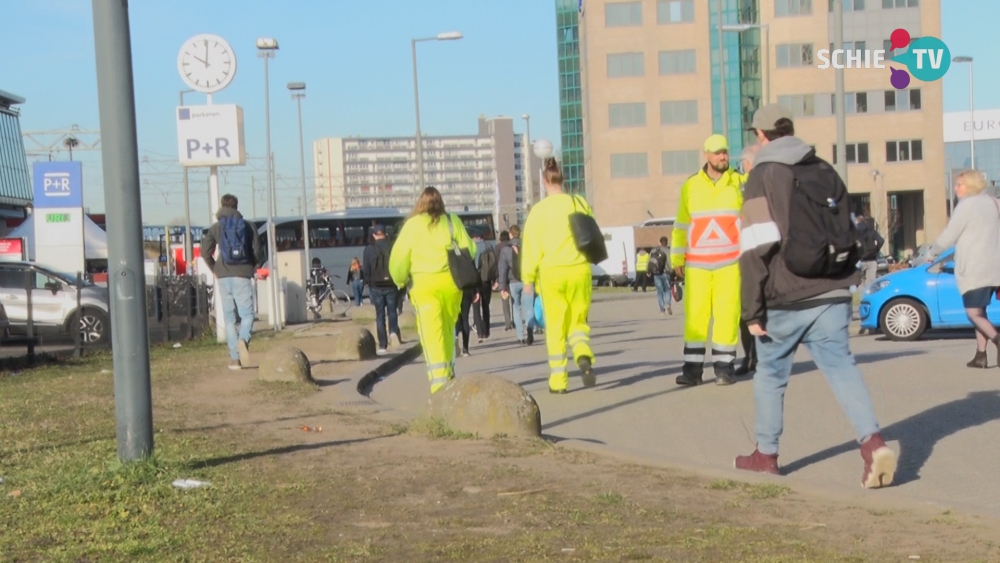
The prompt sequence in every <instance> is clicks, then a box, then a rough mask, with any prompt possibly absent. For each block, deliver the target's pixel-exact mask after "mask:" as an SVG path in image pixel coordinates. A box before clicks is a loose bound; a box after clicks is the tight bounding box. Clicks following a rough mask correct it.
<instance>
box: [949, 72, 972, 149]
mask: <svg viewBox="0 0 1000 563" xmlns="http://www.w3.org/2000/svg"><path fill="white" fill-rule="evenodd" d="M951 62H953V63H969V119H970V120H971V121H972V131H970V134H971V136H970V137H969V168H972V169H975V168H976V98H975V96H974V92H973V85H974V83H973V81H972V57H954V58H953V59H951Z"/></svg>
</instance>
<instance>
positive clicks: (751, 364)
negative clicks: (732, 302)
mask: <svg viewBox="0 0 1000 563" xmlns="http://www.w3.org/2000/svg"><path fill="white" fill-rule="evenodd" d="M758 152H760V143H754V144H752V145H750V146H748V147H746V148H745V149H743V154H742V155H741V157H740V167H741V168H742V169H743V174H741V175H740V191H742V192H743V197H744V199H745V198H746V189H745V188H746V182H747V179H748V178H749V177H750V170H752V169H753V161H754V158H755V157H756V156H757V153H758ZM740 344H742V346H743V361H742V362H741V363H740V367H738V368H736V375H737V377H742V376H744V375H750V374H751V373H753V372H755V371H757V339H756V338H755V337H754V335H752V334H750V329H749V327H747V323H746V322H745V321H744V320H743V319H740Z"/></svg>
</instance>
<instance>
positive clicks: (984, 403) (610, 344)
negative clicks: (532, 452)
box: [371, 292, 1000, 517]
mask: <svg viewBox="0 0 1000 563" xmlns="http://www.w3.org/2000/svg"><path fill="white" fill-rule="evenodd" d="M495 309H496V311H497V314H494V316H493V319H494V328H493V338H492V339H491V340H489V341H488V342H486V343H483V344H479V345H476V344H475V343H473V345H472V347H471V352H472V357H471V358H460V359H459V361H458V363H457V367H456V371H457V372H458V376H459V377H461V376H462V375H463V374H472V373H488V374H495V375H499V376H502V377H506V378H508V379H510V380H512V381H515V382H517V383H519V384H521V385H522V386H524V387H525V388H526V389H527V390H528V391H529V392H530V393H531V394H532V395H533V396H534V397H535V400H536V401H537V402H538V404H539V407H540V408H541V412H542V424H543V432H544V433H545V434H546V435H549V436H551V437H554V438H558V439H565V440H578V441H583V442H585V443H590V444H600V445H601V446H602V447H606V448H609V449H611V450H614V451H617V452H621V453H626V454H629V455H631V456H637V457H639V458H641V459H646V460H650V461H655V462H666V463H672V464H680V465H683V466H687V467H690V468H693V469H695V470H697V469H699V468H704V469H707V470H710V471H713V472H717V471H731V473H732V477H734V478H739V477H740V476H745V475H746V474H745V473H743V472H739V471H736V470H735V469H731V468H732V467H733V458H734V457H735V456H736V455H737V454H745V453H749V452H750V451H752V450H753V448H754V443H755V439H754V435H753V423H754V404H753V384H752V382H751V381H750V380H745V381H741V382H740V383H738V384H737V385H734V386H731V387H717V386H715V385H714V384H711V382H710V384H708V385H702V386H700V387H697V388H681V387H678V386H676V385H675V384H674V377H675V376H676V375H678V374H679V373H680V368H681V348H682V340H683V316H682V315H681V314H679V311H680V309H682V307H680V306H675V313H678V314H675V315H674V316H673V317H666V318H663V317H660V315H659V311H658V309H657V306H656V297H655V293H652V292H651V293H649V294H639V295H634V294H626V295H613V296H610V295H597V296H595V303H594V305H593V308H592V310H591V315H590V319H591V323H592V324H591V327H592V345H593V347H594V350H595V353H596V355H597V374H598V385H597V387H595V388H593V389H582V388H581V383H580V378H579V377H578V374H574V377H572V378H571V380H570V390H571V392H570V393H569V394H567V395H550V394H549V393H548V391H547V380H548V368H547V365H546V352H545V346H544V341H539V342H536V343H535V345H534V346H532V347H524V346H521V345H519V344H517V342H516V340H515V337H514V336H513V334H514V333H512V332H508V333H505V332H503V329H502V319H503V316H502V315H501V314H499V303H497V307H495ZM497 327H499V328H497ZM856 328H857V327H856V325H855V328H854V333H855V334H856V332H857V330H856ZM974 347H975V345H974V343H973V340H972V339H971V333H959V334H954V333H952V334H943V335H940V334H938V335H935V334H931V335H929V336H928V337H925V339H924V340H921V341H919V342H913V343H898V342H890V341H888V340H885V339H884V338H883V337H881V336H877V337H873V336H864V337H857V336H855V337H854V338H853V339H852V351H853V352H854V354H855V356H856V359H857V362H858V364H859V365H860V367H861V370H862V372H863V373H864V374H865V378H866V380H867V381H868V385H869V387H870V389H871V393H872V399H873V401H874V403H875V408H876V415H877V416H878V418H879V421H880V423H881V425H882V428H883V436H884V437H885V439H886V441H887V442H889V445H890V447H892V448H893V449H895V450H896V451H897V452H900V454H901V455H900V469H899V472H898V473H897V476H896V483H897V486H894V487H891V488H889V489H886V490H881V491H865V490H864V489H862V488H861V486H860V480H861V473H862V468H863V465H862V461H861V456H860V454H859V452H858V448H857V445H856V443H855V441H854V436H853V431H852V430H851V427H850V425H849V423H848V422H847V420H846V418H845V416H844V415H843V413H842V412H841V410H840V408H839V405H838V404H837V403H836V401H835V400H834V398H833V395H832V393H831V392H830V390H829V387H828V386H827V384H826V382H825V381H824V378H823V376H822V373H821V372H819V371H818V370H816V368H815V366H814V365H813V363H812V360H811V358H810V357H809V355H808V352H806V351H805V350H800V351H799V353H798V355H797V356H796V364H795V370H794V374H795V376H794V377H793V378H792V380H791V382H790V383H789V388H788V394H787V395H786V402H785V432H784V436H783V438H782V442H781V453H780V458H779V462H780V464H781V465H782V467H783V473H784V475H785V477H784V478H783V479H784V480H785V481H786V482H787V484H789V485H793V486H794V485H795V484H802V485H806V486H808V487H810V488H819V489H822V490H827V491H830V492H832V493H833V494H837V495H841V494H844V495H857V496H859V497H861V496H864V497H870V496H872V495H885V497H887V498H891V499H896V500H909V501H918V502H927V503H934V504H938V505H941V506H944V507H949V508H956V509H960V510H964V511H967V512H973V513H979V514H985V515H990V516H994V517H998V516H1000V487H998V486H997V484H996V480H995V478H994V476H995V475H996V474H997V472H998V469H997V467H998V466H1000V440H997V439H996V437H997V436H998V435H1000V369H997V368H996V367H993V368H991V369H988V370H971V369H968V368H966V367H965V362H966V361H968V360H969V358H970V357H971V356H972V354H973V352H974ZM994 355H995V352H994V351H992V350H991V352H990V361H991V365H995V360H994ZM420 362H422V360H418V362H415V363H411V364H409V365H407V366H405V367H404V368H402V369H401V370H399V371H398V372H396V373H395V374H393V375H391V376H389V377H388V378H386V379H385V380H383V381H381V382H379V383H378V384H376V385H375V387H374V390H373V392H372V395H371V397H372V398H373V399H374V400H376V401H377V402H379V403H380V404H382V405H384V406H388V407H391V408H394V409H399V410H402V411H407V412H411V413H414V414H418V413H421V414H422V413H423V412H424V408H425V405H426V400H427V397H428V396H429V388H428V383H427V379H426V375H425V372H424V367H423V365H422V363H420ZM705 375H706V379H710V378H711V377H713V376H712V371H711V367H710V366H708V367H707V369H706V374H705Z"/></svg>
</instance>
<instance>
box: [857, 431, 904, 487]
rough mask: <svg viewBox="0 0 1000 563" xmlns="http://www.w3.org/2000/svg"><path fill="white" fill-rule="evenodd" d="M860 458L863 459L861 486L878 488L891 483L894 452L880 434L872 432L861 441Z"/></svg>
mask: <svg viewBox="0 0 1000 563" xmlns="http://www.w3.org/2000/svg"><path fill="white" fill-rule="evenodd" d="M861 458H862V459H863V460H865V473H864V475H862V476H861V486H862V487H864V488H866V489H878V488H881V487H888V486H889V485H891V484H892V478H893V477H894V476H895V473H896V452H894V451H892V450H891V449H889V446H887V445H885V441H884V440H882V435H881V434H878V433H876V434H872V435H871V436H869V437H868V439H867V440H865V441H864V442H862V443H861Z"/></svg>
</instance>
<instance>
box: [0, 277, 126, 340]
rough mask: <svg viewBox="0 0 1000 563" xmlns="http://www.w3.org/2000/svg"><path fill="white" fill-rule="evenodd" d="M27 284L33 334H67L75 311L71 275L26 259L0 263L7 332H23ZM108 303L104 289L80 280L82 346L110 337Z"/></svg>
mask: <svg viewBox="0 0 1000 563" xmlns="http://www.w3.org/2000/svg"><path fill="white" fill-rule="evenodd" d="M29 284H30V286H31V287H32V291H31V305H32V317H33V324H34V330H35V334H67V335H71V334H72V332H71V330H72V327H73V326H72V325H73V321H74V319H75V314H76V311H77V295H76V292H77V290H76V279H75V276H74V277H72V278H71V277H70V276H68V275H66V274H60V273H57V272H54V271H52V270H50V269H47V268H44V267H41V266H38V265H36V264H32V263H30V262H3V263H0V302H2V303H3V305H4V308H5V309H6V315H7V316H8V317H9V319H10V320H9V325H10V331H11V333H12V334H18V335H25V334H27V328H28V292H27V290H26V287H27V286H28V285H29ZM109 302H110V299H109V295H108V290H107V289H106V288H102V287H98V286H96V285H93V284H91V283H89V282H84V283H83V285H82V288H81V290H80V309H81V310H80V324H79V331H80V337H81V340H82V341H83V343H84V344H85V345H88V346H90V345H103V344H106V343H107V342H108V341H109V340H110V337H111V322H110V317H109V312H110V310H111V309H110V306H109Z"/></svg>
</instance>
